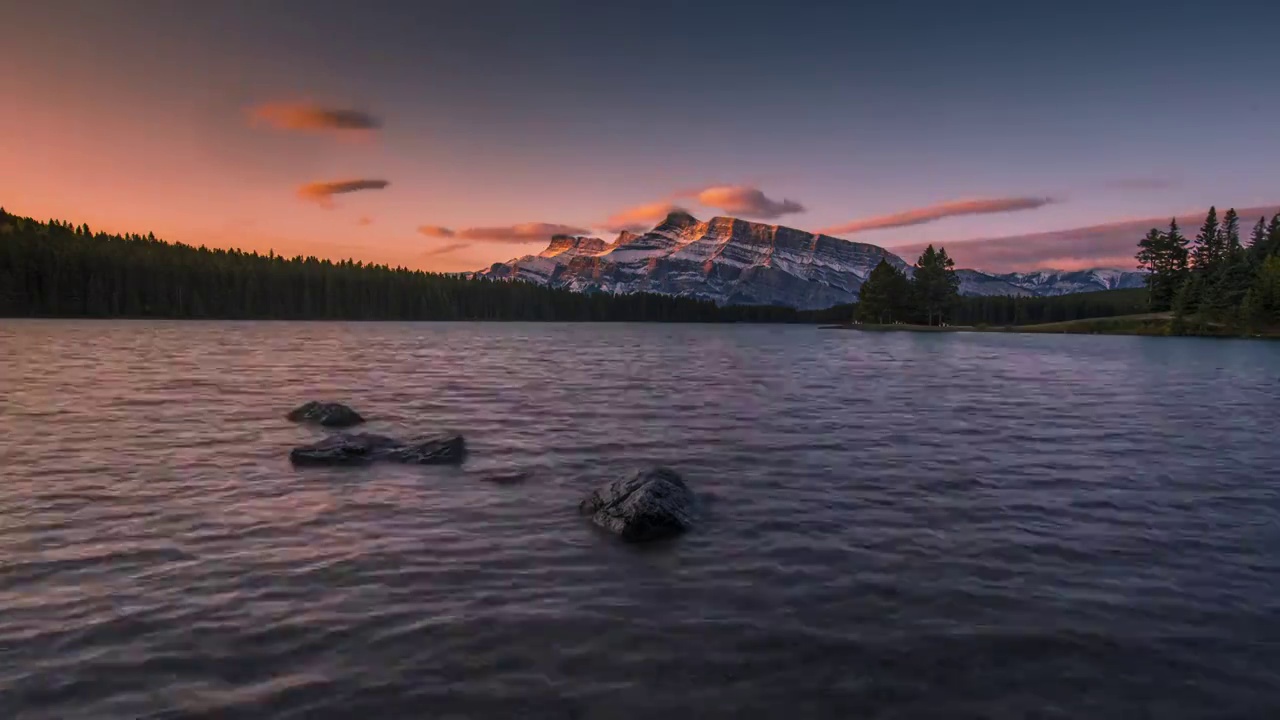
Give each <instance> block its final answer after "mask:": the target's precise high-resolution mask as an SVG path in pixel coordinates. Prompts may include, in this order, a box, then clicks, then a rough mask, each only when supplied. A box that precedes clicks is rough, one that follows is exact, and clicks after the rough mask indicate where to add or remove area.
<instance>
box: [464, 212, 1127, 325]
mask: <svg viewBox="0 0 1280 720" xmlns="http://www.w3.org/2000/svg"><path fill="white" fill-rule="evenodd" d="M882 258H883V259H885V260H886V261H888V262H889V263H890V264H891V265H893V266H895V267H897V268H899V269H903V270H907V271H908V272H909V271H910V269H909V267H908V265H907V263H906V262H904V261H903V260H902V258H900V257H898V256H897V255H894V254H893V253H891V252H889V251H888V250H885V249H884V248H882V247H880V246H878V245H871V244H869V243H859V242H851V241H849V240H842V239H840V238H837V237H832V236H830V235H817V234H814V233H810V232H805V231H803V230H796V229H793V228H788V227H782V226H780V225H766V224H764V223H756V222H749V221H746V220H739V219H736V218H731V217H714V218H711V219H710V220H707V221H705V222H704V221H700V220H698V219H697V218H695V217H693V216H692V215H689V214H688V213H685V212H673V213H671V214H670V215H668V216H667V218H666V220H664V221H662V222H661V223H659V224H658V226H657V227H655V228H654V229H652V230H650V231H649V232H646V233H644V234H642V235H637V234H635V233H631V232H625V231H624V232H622V233H621V234H619V235H618V237H617V238H616V239H615V240H614V241H613V242H611V243H606V242H605V241H604V240H602V239H600V238H595V237H579V236H569V235H557V236H555V237H553V238H552V239H551V244H550V245H548V246H547V248H546V249H545V250H543V251H542V252H540V253H538V254H537V255H525V256H524V257H519V258H515V259H512V260H509V261H507V262H505V263H494V264H493V265H492V266H490V267H489V268H487V269H485V270H481V271H480V272H479V273H477V274H478V275H479V276H481V277H491V278H502V279H519V280H526V281H530V282H536V283H539V284H542V285H551V286H553V287H563V288H567V289H569V290H574V291H578V292H609V293H633V292H654V293H665V294H669V295H684V296H689V297H697V298H702V299H706V300H712V301H714V302H716V303H718V304H721V305H787V306H790V307H794V308H799V309H804V310H817V309H823V308H828V307H831V306H833V305H840V304H844V303H851V302H854V301H856V300H857V299H858V290H859V289H860V288H861V287H862V283H863V281H864V280H866V278H867V275H869V274H870V273H871V269H872V268H874V267H875V266H876V265H877V264H878V263H879V262H880V260H881V259H882ZM957 273H958V274H959V276H960V293H961V294H962V295H1014V296H1032V295H1063V294H1066V293H1072V292H1087V291H1091V290H1109V289H1113V288H1124V287H1141V286H1142V274H1141V273H1137V272H1127V271H1122V270H1103V269H1099V270H1078V271H1070V272H1068V271H1057V270H1044V271H1038V272H1031V273H1006V274H1003V275H999V274H992V273H983V272H979V271H977V270H958V271H957Z"/></svg>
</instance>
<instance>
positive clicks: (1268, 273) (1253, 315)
mask: <svg viewBox="0 0 1280 720" xmlns="http://www.w3.org/2000/svg"><path fill="white" fill-rule="evenodd" d="M1248 303H1249V308H1248V309H1249V315H1250V318H1249V319H1250V320H1251V321H1252V323H1253V325H1254V327H1257V326H1264V327H1268V328H1276V327H1280V255H1272V256H1270V257H1268V258H1267V259H1266V260H1265V261H1264V262H1263V263H1262V267H1261V268H1259V270H1258V273H1257V275H1256V276H1254V280H1253V287H1251V288H1250V289H1249V294H1248Z"/></svg>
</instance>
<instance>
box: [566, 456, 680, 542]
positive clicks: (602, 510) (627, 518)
mask: <svg viewBox="0 0 1280 720" xmlns="http://www.w3.org/2000/svg"><path fill="white" fill-rule="evenodd" d="M695 505H696V498H695V497H694V495H693V492H692V491H691V490H689V487H688V486H687V485H685V484H684V480H683V479H681V478H680V476H679V475H678V474H676V472H675V471H674V470H671V469H669V468H665V467H655V468H650V469H648V470H641V471H639V472H636V473H634V474H632V475H629V476H627V477H625V478H621V479H618V480H614V481H613V482H611V483H608V484H607V485H604V486H603V487H600V488H598V489H597V490H596V491H595V492H593V493H591V495H589V496H587V498H586V499H585V500H583V501H582V503H581V504H580V505H579V506H578V510H579V511H580V512H581V513H582V514H584V515H590V516H591V521H592V522H594V523H595V524H596V525H599V526H600V527H602V528H605V529H606V530H608V531H610V532H612V533H615V534H617V535H619V536H621V537H622V539H623V540H628V541H632V542H643V541H646V540H657V539H659V538H664V537H669V536H671V535H678V534H679V533H682V532H684V531H685V530H688V529H689V528H690V527H693V519H694V513H695V511H696V507H695Z"/></svg>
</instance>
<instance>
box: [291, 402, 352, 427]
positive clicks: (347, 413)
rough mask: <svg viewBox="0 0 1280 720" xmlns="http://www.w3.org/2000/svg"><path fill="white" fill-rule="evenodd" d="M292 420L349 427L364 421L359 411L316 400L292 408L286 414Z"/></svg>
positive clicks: (325, 425) (340, 404)
mask: <svg viewBox="0 0 1280 720" xmlns="http://www.w3.org/2000/svg"><path fill="white" fill-rule="evenodd" d="M286 417H287V418H288V419H290V420H292V421H293V422H305V423H312V424H315V425H322V426H324V427H351V426H352V425H359V424H360V423H362V422H364V418H362V417H360V413H358V412H356V411H355V410H352V409H351V408H349V407H347V406H346V405H343V404H342V403H332V402H316V401H315V400H312V401H311V402H309V403H306V404H304V405H300V406H298V407H296V408H294V409H293V410H292V411H291V412H290V413H289V414H288V415H287V416H286Z"/></svg>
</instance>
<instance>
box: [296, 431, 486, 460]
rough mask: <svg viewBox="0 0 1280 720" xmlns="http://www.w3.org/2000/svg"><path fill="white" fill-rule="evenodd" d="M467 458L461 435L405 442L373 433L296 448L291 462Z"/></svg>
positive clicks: (351, 435) (345, 435) (332, 438)
mask: <svg viewBox="0 0 1280 720" xmlns="http://www.w3.org/2000/svg"><path fill="white" fill-rule="evenodd" d="M465 455H466V444H465V443H464V442H463V440H462V436H461V435H433V436H431V437H427V438H422V439H420V440H415V441H413V442H402V441H400V440H397V439H395V438H391V437H387V436H385V435H374V434H373V433H341V434H338V435H331V436H329V437H327V438H325V439H323V440H321V441H319V442H314V443H311V444H310V445H301V446H299V447H296V448H294V449H293V450H292V451H291V452H290V453H289V460H290V461H292V462H293V464H295V465H364V464H366V463H371V462H373V461H375V460H387V461H389V462H399V463H411V464H415V465H442V464H450V463H460V462H462V459H463V457H465Z"/></svg>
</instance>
